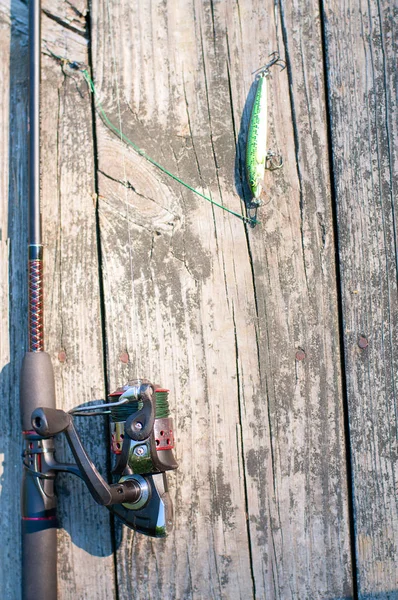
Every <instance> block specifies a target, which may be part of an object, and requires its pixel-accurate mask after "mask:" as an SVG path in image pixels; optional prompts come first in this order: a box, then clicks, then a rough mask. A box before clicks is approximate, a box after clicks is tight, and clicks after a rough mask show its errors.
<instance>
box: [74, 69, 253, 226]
mask: <svg viewBox="0 0 398 600" xmlns="http://www.w3.org/2000/svg"><path fill="white" fill-rule="evenodd" d="M81 72H82V74H83V77H84V79H85V80H86V82H87V85H88V87H89V90H90V91H91V93H92V94H93V95H94V98H95V106H96V108H97V110H98V112H99V114H100V115H101V118H102V120H103V122H104V123H105V125H106V126H107V127H108V128H109V129H110V130H111V131H113V133H115V134H116V135H117V136H119V137H120V139H121V140H123V142H125V143H126V144H127V145H128V146H131V148H133V149H134V150H135V151H136V152H137V154H139V155H140V156H142V157H143V158H145V159H146V160H147V161H148V162H150V163H151V164H152V165H154V166H155V167H157V168H158V169H160V171H162V172H163V173H165V174H166V175H168V176H169V177H171V179H174V181H177V182H178V183H180V184H181V185H183V186H184V187H186V188H187V189H188V190H191V192H194V194H197V195H198V196H200V197H201V198H204V199H205V200H207V202H210V204H213V205H214V206H218V207H219V208H221V209H222V210H225V211H226V212H228V213H230V214H231V215H234V216H235V217H238V219H241V220H242V221H244V222H245V223H249V225H256V224H257V223H258V222H259V221H257V219H254V218H249V217H245V216H244V215H241V214H239V213H237V212H235V211H233V210H231V209H230V208H227V207H226V206H224V205H223V204H219V203H218V202H216V201H215V200H212V198H210V197H209V196H206V195H205V194H202V192H199V191H198V190H197V189H195V188H194V187H192V186H191V185H189V184H188V183H185V181H183V180H182V179H180V178H179V177H177V175H174V174H173V173H171V172H170V171H168V170H167V169H166V168H165V167H163V166H162V165H160V164H159V163H158V162H157V161H156V160H154V159H153V158H151V157H150V156H148V154H146V152H144V151H143V150H141V148H139V147H138V146H137V145H136V144H134V142H132V141H131V140H130V139H129V138H128V137H127V136H126V135H124V133H123V132H122V131H120V129H118V128H117V127H115V125H113V123H112V122H111V121H110V120H109V118H108V115H107V114H106V112H105V110H104V107H103V106H102V104H101V102H100V100H99V97H98V94H97V91H96V89H95V85H94V82H93V80H92V79H91V77H90V75H89V73H88V71H87V70H86V69H81Z"/></svg>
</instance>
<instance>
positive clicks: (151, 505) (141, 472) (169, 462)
mask: <svg viewBox="0 0 398 600" xmlns="http://www.w3.org/2000/svg"><path fill="white" fill-rule="evenodd" d="M167 394H168V390H164V389H162V388H160V387H159V386H154V385H152V384H151V383H150V382H149V381H148V380H134V381H131V382H128V383H127V384H126V385H125V386H123V387H121V388H118V389H117V390H116V391H115V392H114V393H113V394H111V395H110V399H111V402H110V403H108V404H106V403H104V404H96V405H89V406H84V407H78V408H75V409H73V410H72V411H70V413H66V412H64V411H62V410H57V409H52V408H36V409H35V410H34V411H33V413H32V427H33V431H29V432H26V434H25V451H24V465H25V476H26V477H27V478H29V486H25V488H26V490H27V492H26V494H24V497H23V498H22V504H23V512H24V514H29V515H32V514H34V515H36V518H40V515H41V514H45V513H46V514H48V511H49V510H51V508H52V504H53V503H54V501H55V496H54V494H53V480H54V478H55V474H56V472H57V471H66V472H69V473H72V474H74V475H78V476H79V477H81V478H82V479H83V480H84V481H85V483H86V484H87V487H88V489H89V491H90V492H91V494H92V496H93V498H94V500H95V501H96V502H98V503H99V504H103V505H104V506H106V507H107V508H108V509H109V510H110V511H112V512H113V513H114V514H115V515H116V516H117V517H118V518H119V519H121V520H122V522H123V523H124V524H125V525H127V526H128V527H131V528H132V529H134V530H136V531H138V532H140V533H143V534H145V535H150V536H153V537H165V536H166V535H167V533H168V532H169V531H170V530H171V529H172V524H173V507H172V502H171V499H170V496H169V492H168V487H167V477H166V471H169V470H173V469H176V468H177V466H178V465H177V462H176V460H175V458H174V454H173V449H174V427H173V421H172V419H171V418H170V415H169V406H168V399H167ZM113 400H116V402H113ZM98 414H110V416H111V434H112V443H111V450H112V452H113V454H114V455H115V460H114V463H115V464H114V468H113V471H112V482H111V483H108V482H106V481H105V480H104V478H103V477H102V475H101V474H100V473H99V471H98V470H97V468H96V467H95V465H94V464H93V462H92V461H91V459H90V457H89V456H88V454H87V452H86V450H85V448H84V446H83V444H82V442H81V440H80V437H79V435H78V433H77V431H76V429H75V426H74V417H75V416H93V415H98ZM60 433H64V434H65V436H66V439H67V441H68V444H69V446H70V448H71V450H72V453H73V456H74V458H75V461H76V464H64V463H60V462H58V461H56V459H55V451H54V442H53V439H52V438H53V437H54V436H55V435H58V434H60ZM32 486H34V487H35V488H36V489H35V492H36V493H33V494H32V493H29V489H30V490H31V491H33V489H32ZM49 492H50V493H49ZM33 498H34V499H35V506H33V505H32V499H33Z"/></svg>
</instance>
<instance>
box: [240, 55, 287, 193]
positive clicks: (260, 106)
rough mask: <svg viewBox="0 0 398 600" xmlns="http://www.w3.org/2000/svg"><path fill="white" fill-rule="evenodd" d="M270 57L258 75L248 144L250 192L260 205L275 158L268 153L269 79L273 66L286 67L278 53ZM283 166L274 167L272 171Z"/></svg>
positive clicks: (247, 171) (247, 157)
mask: <svg viewBox="0 0 398 600" xmlns="http://www.w3.org/2000/svg"><path fill="white" fill-rule="evenodd" d="M270 56H272V57H273V58H272V59H271V60H270V62H269V63H268V64H267V65H265V67H262V68H261V69H259V70H258V71H255V73H257V77H258V84H257V90H256V95H255V98H254V103H253V108H252V112H251V116H250V123H249V132H248V135H247V144H246V176H247V183H248V185H249V188H250V191H251V193H252V194H253V196H254V203H256V204H259V202H258V199H259V197H260V194H261V182H262V180H263V179H264V173H265V169H266V168H267V163H268V162H270V161H272V160H273V159H274V158H275V154H274V153H273V152H267V150H266V148H267V111H268V90H267V77H268V75H269V69H270V67H272V66H273V65H279V66H280V67H281V70H282V71H283V69H284V68H285V67H286V63H285V62H284V61H283V60H282V59H281V58H280V56H279V54H278V53H277V52H273V53H272V54H271V55H270ZM281 166H282V160H281V161H280V164H278V165H276V166H275V165H273V166H272V169H277V168H279V167H281Z"/></svg>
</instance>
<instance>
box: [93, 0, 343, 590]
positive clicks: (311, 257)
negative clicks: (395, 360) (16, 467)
mask: <svg viewBox="0 0 398 600" xmlns="http://www.w3.org/2000/svg"><path fill="white" fill-rule="evenodd" d="M307 4H308V6H307ZM300 6H301V5H300ZM308 11H312V12H311V13H310V14H311V15H312V18H310V17H307V16H306V15H307V14H308ZM313 15H315V16H316V18H314V17H313ZM92 19H93V21H92V23H93V31H92V39H93V64H94V77H95V82H96V86H97V88H98V91H99V94H100V97H101V101H102V102H103V105H104V107H105V110H106V111H107V112H108V113H109V115H110V116H111V120H112V121H113V123H114V124H115V125H116V126H119V124H121V127H122V130H123V133H125V134H126V135H127V136H129V137H130V138H131V139H133V140H134V142H136V143H137V144H138V145H140V146H141V147H142V148H144V149H145V150H146V151H147V152H148V154H150V155H151V156H152V157H153V158H155V159H156V160H158V161H159V162H160V163H161V164H163V165H164V166H166V167H168V168H169V169H170V170H171V171H173V172H174V173H177V174H179V175H181V177H182V178H183V179H184V180H186V181H188V182H189V183H190V184H193V185H194V186H197V187H199V188H200V189H203V190H205V191H206V192H210V193H211V194H212V196H213V197H214V199H215V200H217V201H222V202H224V203H225V204H226V205H227V206H228V207H230V208H232V209H233V210H237V211H240V210H242V207H243V205H242V200H241V197H245V194H246V190H245V186H244V184H243V182H242V178H243V164H242V161H243V156H244V153H243V144H244V140H245V137H246V132H247V124H248V116H249V111H250V104H251V102H252V99H253V93H254V88H253V86H252V81H253V77H252V75H251V73H252V72H253V71H254V70H255V69H256V68H258V67H260V66H262V65H263V64H264V63H265V62H266V61H267V57H268V54H269V53H270V52H271V51H273V50H275V49H277V48H279V49H280V51H281V53H282V55H285V56H286V58H287V59H288V64H289V69H288V72H286V71H285V72H283V73H280V74H278V73H277V72H276V71H275V72H274V73H273V77H272V79H271V84H270V99H271V111H270V139H271V140H272V142H273V144H274V145H275V148H276V149H279V150H281V151H282V153H283V156H284V159H285V167H284V169H283V170H281V171H280V172H278V173H272V174H271V173H269V174H267V175H266V189H267V194H266V197H265V205H264V206H263V207H262V208H261V210H260V214H259V217H260V220H261V225H260V226H258V227H256V228H255V229H247V228H246V227H245V226H244V225H243V224H242V223H241V222H240V221H238V220H237V219H236V218H235V217H231V216H228V215H225V214H224V213H223V212H222V211H220V210H219V209H216V208H214V209H213V208H212V207H211V206H210V205H209V204H207V203H206V202H205V201H203V200H200V199H199V198H197V197H195V196H194V195H192V194H191V193H189V192H187V191H186V190H185V189H184V188H182V187H181V186H178V184H175V183H173V182H172V181H170V180H169V179H167V178H165V177H164V176H163V175H161V174H160V172H159V171H157V170H156V169H155V168H154V167H152V166H151V165H149V164H148V163H147V162H146V161H145V160H144V159H142V158H141V157H139V156H137V155H136V154H135V153H134V152H133V151H132V150H131V149H129V148H127V147H126V146H125V145H124V144H122V143H121V142H120V141H119V140H118V139H117V137H116V136H114V135H113V134H111V133H110V131H109V130H108V129H107V128H106V127H105V126H104V124H103V123H102V122H101V121H100V119H99V118H98V116H97V119H96V132H97V144H98V167H99V211H100V212H99V215H100V227H101V244H102V247H103V256H104V264H103V274H104V290H105V299H106V335H107V347H108V364H109V369H110V383H111V387H116V386H117V385H120V384H121V383H123V382H125V381H126V380H128V379H129V378H131V377H133V376H135V375H140V376H147V377H149V378H151V379H153V380H156V381H159V382H160V383H161V384H162V385H165V386H167V387H170V388H171V390H172V396H171V403H172V409H173V413H174V417H175V419H176V424H177V454H178V458H179V461H180V468H179V470H178V472H177V473H176V474H171V475H170V477H169V481H170V486H171V490H172V494H173V498H174V502H175V509H176V516H175V530H174V533H173V534H172V535H171V536H170V537H169V538H168V539H167V540H166V541H153V540H148V539H145V538H143V537H141V536H139V535H134V534H132V533H131V532H129V531H127V530H120V531H119V534H118V535H119V539H120V546H119V549H118V553H117V563H118V591H119V597H120V598H121V599H125V598H131V597H132V596H133V597H134V598H137V599H148V598H151V599H158V598H159V599H160V598H168V599H172V598H178V599H188V598H195V599H199V598H203V599H206V600H208V599H211V598H214V599H216V598H217V599H219V598H226V599H227V598H228V600H235V599H238V598H242V599H243V598H245V599H246V598H258V599H262V598H265V597H267V598H283V599H288V598H342V597H349V596H351V593H352V581H351V565H350V539H349V526H348V514H347V487H346V470H345V450H344V437H343V413H342V395H341V379H340V355H339V339H338V321H337V306H336V287H335V271H334V262H333V261H334V243H333V227H332V216H331V203H330V184H329V181H328V153H327V135H326V117H325V102H324V90H323V77H322V69H323V65H322V47H321V28H320V21H319V14H318V7H317V5H316V4H315V3H311V2H308V3H306V5H305V7H302V8H301V9H300V8H299V4H298V3H293V4H292V5H291V6H286V7H285V6H283V10H282V16H281V14H280V11H279V10H278V8H277V7H275V6H274V4H273V3H272V2H265V3H263V2H261V3H260V2H255V1H254V2H251V1H249V0H247V1H246V0H245V1H243V2H242V1H241V2H239V4H238V3H230V2H217V3H212V2H199V1H196V0H193V1H190V2H182V1H177V0H176V1H173V2H160V1H156V2H151V3H149V2H133V3H132V2H122V1H121V2H117V3H112V2H107V1H104V2H98V3H95V4H94V5H93V14H92ZM304 47H305V51H303V48H304ZM300 52H301V59H299V53H300ZM300 349H302V350H303V351H304V355H305V358H304V360H296V352H297V351H298V350H300ZM126 353H127V354H128V356H129V362H128V363H127V364H126V363H125V362H123V360H124V358H125V354H126ZM121 358H123V360H121Z"/></svg>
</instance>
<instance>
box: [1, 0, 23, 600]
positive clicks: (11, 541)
mask: <svg viewBox="0 0 398 600" xmlns="http://www.w3.org/2000/svg"><path fill="white" fill-rule="evenodd" d="M26 44H27V37H26V6H25V5H24V4H23V3H22V2H17V1H15V2H10V1H8V0H7V1H6V0H1V1H0V55H1V61H0V149H1V150H0V155H1V161H0V231H1V233H0V254H1V256H0V395H1V410H0V512H1V523H2V526H1V533H2V536H1V537H2V543H1V547H0V561H1V565H2V566H1V569H0V588H1V590H2V594H3V596H4V597H6V598H19V590H20V581H21V565H20V560H19V556H20V554H19V544H18V541H19V538H20V516H19V515H20V511H19V485H20V481H21V471H22V468H21V441H20V439H21V433H20V419H19V389H18V384H17V382H18V378H19V369H20V365H21V360H22V356H23V351H24V344H23V340H24V339H26V333H27V331H26V329H27V328H26V325H25V321H24V319H23V317H24V315H25V314H26V311H27V285H26V283H27V282H26V255H27V253H26V244H27V229H26V224H27V222H26V217H27V211H26V208H27V207H26V206H25V205H24V199H25V198H26V191H27V177H26V168H27V147H26V130H27V120H26V116H27V112H26V111H27V55H26Z"/></svg>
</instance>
